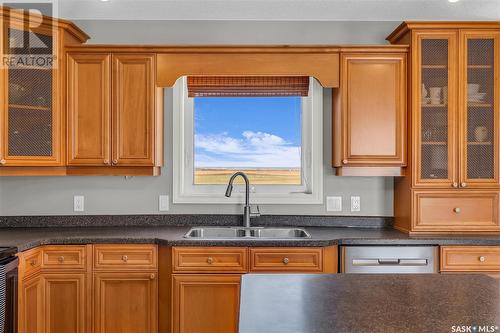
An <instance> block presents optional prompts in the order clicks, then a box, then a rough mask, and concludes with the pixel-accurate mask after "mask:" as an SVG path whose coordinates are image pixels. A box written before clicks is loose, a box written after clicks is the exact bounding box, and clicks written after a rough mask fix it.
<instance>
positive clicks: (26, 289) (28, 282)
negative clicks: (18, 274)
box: [19, 275, 45, 333]
mask: <svg viewBox="0 0 500 333" xmlns="http://www.w3.org/2000/svg"><path fill="white" fill-rule="evenodd" d="M44 323H45V320H44V306H43V282H42V280H41V278H40V276H39V275H37V276H35V277H33V278H29V279H25V280H24V281H23V282H22V284H21V288H20V303H19V332H20V333H43V329H44Z"/></svg>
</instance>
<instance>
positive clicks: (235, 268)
mask: <svg viewBox="0 0 500 333" xmlns="http://www.w3.org/2000/svg"><path fill="white" fill-rule="evenodd" d="M172 251H173V255H172V260H173V267H174V269H173V270H174V272H177V273H183V272H184V273H200V272H212V273H213V272H221V273H245V272H246V271H247V270H248V263H247V261H248V260H247V257H248V253H247V249H246V248H241V247H174V248H173V249H172Z"/></svg>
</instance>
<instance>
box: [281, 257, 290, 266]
mask: <svg viewBox="0 0 500 333" xmlns="http://www.w3.org/2000/svg"><path fill="white" fill-rule="evenodd" d="M289 262H290V259H288V258H287V257H285V258H283V263H284V264H285V265H288V263H289Z"/></svg>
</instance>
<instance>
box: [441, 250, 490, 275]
mask: <svg viewBox="0 0 500 333" xmlns="http://www.w3.org/2000/svg"><path fill="white" fill-rule="evenodd" d="M441 271H443V272H500V246H441Z"/></svg>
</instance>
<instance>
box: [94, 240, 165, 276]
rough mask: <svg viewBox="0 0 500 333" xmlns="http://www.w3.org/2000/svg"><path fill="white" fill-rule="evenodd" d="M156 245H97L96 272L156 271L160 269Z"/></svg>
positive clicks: (95, 249)
mask: <svg viewBox="0 0 500 333" xmlns="http://www.w3.org/2000/svg"><path fill="white" fill-rule="evenodd" d="M157 252H158V250H157V247H156V245H130V244H127V245H115V244H111V245H108V244H106V245H95V246H94V269H96V270H155V269H156V268H157V267H158V262H157V261H158V260H157V256H158V253H157Z"/></svg>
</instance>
